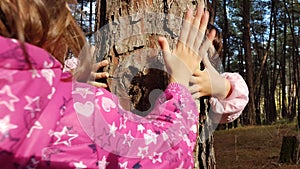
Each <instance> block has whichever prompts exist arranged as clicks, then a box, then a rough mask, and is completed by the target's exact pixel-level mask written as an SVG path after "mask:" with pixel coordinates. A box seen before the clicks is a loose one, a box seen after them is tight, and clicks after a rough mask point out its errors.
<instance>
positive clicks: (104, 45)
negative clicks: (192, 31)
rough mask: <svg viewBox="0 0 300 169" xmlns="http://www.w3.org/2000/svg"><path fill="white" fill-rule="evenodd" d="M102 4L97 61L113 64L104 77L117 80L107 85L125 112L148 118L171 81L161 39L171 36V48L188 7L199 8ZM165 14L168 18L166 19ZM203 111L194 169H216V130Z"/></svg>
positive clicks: (153, 1)
mask: <svg viewBox="0 0 300 169" xmlns="http://www.w3.org/2000/svg"><path fill="white" fill-rule="evenodd" d="M98 4H99V7H97V9H98V10H97V11H98V14H97V20H99V21H98V22H100V24H98V26H99V27H98V29H99V33H98V34H97V37H96V47H98V49H97V50H96V53H97V60H98V61H99V60H102V59H108V60H109V61H110V63H111V64H110V65H109V66H108V67H107V68H106V69H105V71H108V72H109V73H110V74H112V75H113V76H114V77H115V78H112V79H109V80H108V84H109V86H110V90H111V91H112V92H114V93H115V94H117V96H118V97H119V99H120V101H121V104H122V106H123V107H124V108H125V109H128V110H131V111H133V112H135V113H136V114H139V115H141V116H145V115H147V113H148V112H149V111H150V110H151V105H152V104H153V103H154V101H155V98H156V97H157V96H158V94H159V93H160V92H158V90H157V89H159V90H160V91H162V90H164V89H165V87H166V85H167V79H168V78H167V76H168V75H167V74H166V73H165V71H164V64H163V58H162V56H161V53H160V52H159V51H158V50H155V49H160V48H159V46H158V43H157V35H159V34H160V35H164V36H167V37H168V40H169V43H170V47H171V48H173V46H174V45H175V42H176V38H177V37H178V34H179V31H180V30H179V29H180V27H181V26H180V25H181V24H182V23H181V19H182V18H183V16H184V12H185V11H186V9H187V8H188V7H195V6H196V5H197V4H198V2H197V1H190V0H176V1H174V0H126V1H125V0H113V1H110V0H101V1H100V0H98ZM103 11H105V12H103ZM163 14H167V15H168V17H166V18H165V17H163ZM160 15H161V17H160ZM176 18H177V19H176ZM151 92H152V93H151ZM150 93H151V94H150ZM153 94H154V95H153ZM149 95H150V96H151V97H150V99H149ZM200 107H201V114H200V124H202V125H200V126H199V138H200V139H199V147H196V149H195V150H197V153H196V154H195V159H196V166H195V168H204V169H210V168H212V169H213V168H216V165H215V164H216V163H215V156H214V149H213V136H212V134H211V131H212V129H210V128H212V124H211V122H210V121H209V120H208V118H206V117H207V108H208V106H207V104H204V100H202V104H201V106H200Z"/></svg>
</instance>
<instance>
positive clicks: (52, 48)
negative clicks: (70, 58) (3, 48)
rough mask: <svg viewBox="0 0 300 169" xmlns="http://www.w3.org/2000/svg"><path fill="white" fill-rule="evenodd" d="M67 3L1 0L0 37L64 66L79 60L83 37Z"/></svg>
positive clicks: (36, 0)
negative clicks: (32, 47) (27, 46)
mask: <svg viewBox="0 0 300 169" xmlns="http://www.w3.org/2000/svg"><path fill="white" fill-rule="evenodd" d="M67 2H68V0H1V1H0V35H1V36H4V37H8V38H14V39H17V40H19V41H20V42H21V43H22V44H24V43H30V44H32V45H35V46H38V47H41V48H43V49H45V50H47V51H48V52H49V53H50V54H52V55H53V56H54V57H55V58H56V59H57V60H59V61H60V62H61V63H64V59H65V54H66V51H67V50H70V51H71V52H72V53H73V54H74V55H75V56H77V57H78V56H79V53H80V51H81V50H82V49H83V48H84V45H85V42H86V40H85V36H84V34H83V32H82V31H81V29H80V27H79V26H78V25H77V23H76V21H75V20H74V18H73V16H72V15H71V13H70V11H69V10H68V7H67Z"/></svg>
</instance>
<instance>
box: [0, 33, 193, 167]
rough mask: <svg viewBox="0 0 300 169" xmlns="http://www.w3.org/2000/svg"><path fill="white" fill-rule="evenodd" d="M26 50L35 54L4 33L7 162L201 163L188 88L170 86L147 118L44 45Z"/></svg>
mask: <svg viewBox="0 0 300 169" xmlns="http://www.w3.org/2000/svg"><path fill="white" fill-rule="evenodd" d="M26 48H27V53H28V58H27V59H26V57H25V56H24V54H23V51H22V49H21V47H20V45H19V44H18V42H17V41H16V40H13V39H7V38H3V37H0V72H1V74H0V166H1V168H60V169H62V168H111V169H116V168H124V169H125V168H156V169H159V168H162V169H165V168H184V169H188V168H192V167H193V159H194V158H193V149H194V145H195V141H196V131H197V127H196V126H197V123H198V111H197V109H196V105H195V103H194V101H193V99H192V97H191V95H190V93H189V92H188V90H187V89H186V88H184V87H182V86H181V85H179V84H175V83H172V84H170V85H169V86H168V87H167V89H166V90H165V92H164V95H162V96H160V97H159V99H158V100H157V102H156V105H155V107H154V110H153V111H152V112H151V113H150V114H149V115H147V116H146V117H139V116H137V115H134V114H133V113H130V112H127V111H125V110H123V109H122V107H121V106H120V105H119V102H118V98H117V97H116V96H114V95H113V94H111V93H110V92H108V91H106V90H105V89H102V88H95V87H92V86H89V85H87V84H83V83H77V82H74V81H72V77H71V75H70V74H69V73H63V72H62V65H61V64H60V63H59V62H58V61H57V60H55V59H54V58H53V57H52V56H51V55H49V54H48V53H47V52H46V51H44V50H43V49H41V48H38V47H35V46H32V45H28V44H27V45H26ZM28 61H29V62H30V64H29V63H28ZM30 65H31V66H32V68H31V67H30Z"/></svg>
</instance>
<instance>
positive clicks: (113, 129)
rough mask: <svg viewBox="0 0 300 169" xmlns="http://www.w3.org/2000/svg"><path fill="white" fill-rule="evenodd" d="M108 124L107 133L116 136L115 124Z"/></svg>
mask: <svg viewBox="0 0 300 169" xmlns="http://www.w3.org/2000/svg"><path fill="white" fill-rule="evenodd" d="M108 126H109V134H110V135H112V136H113V137H116V130H117V129H118V128H117V127H116V125H115V122H113V124H112V125H110V124H109V125H108Z"/></svg>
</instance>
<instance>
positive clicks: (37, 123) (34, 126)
mask: <svg viewBox="0 0 300 169" xmlns="http://www.w3.org/2000/svg"><path fill="white" fill-rule="evenodd" d="M34 129H39V130H40V129H43V126H42V124H41V123H40V122H39V121H35V123H34V125H33V126H32V127H31V128H30V130H29V132H28V133H27V135H26V137H27V138H29V137H30V136H31V134H32V132H33V130H34Z"/></svg>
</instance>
